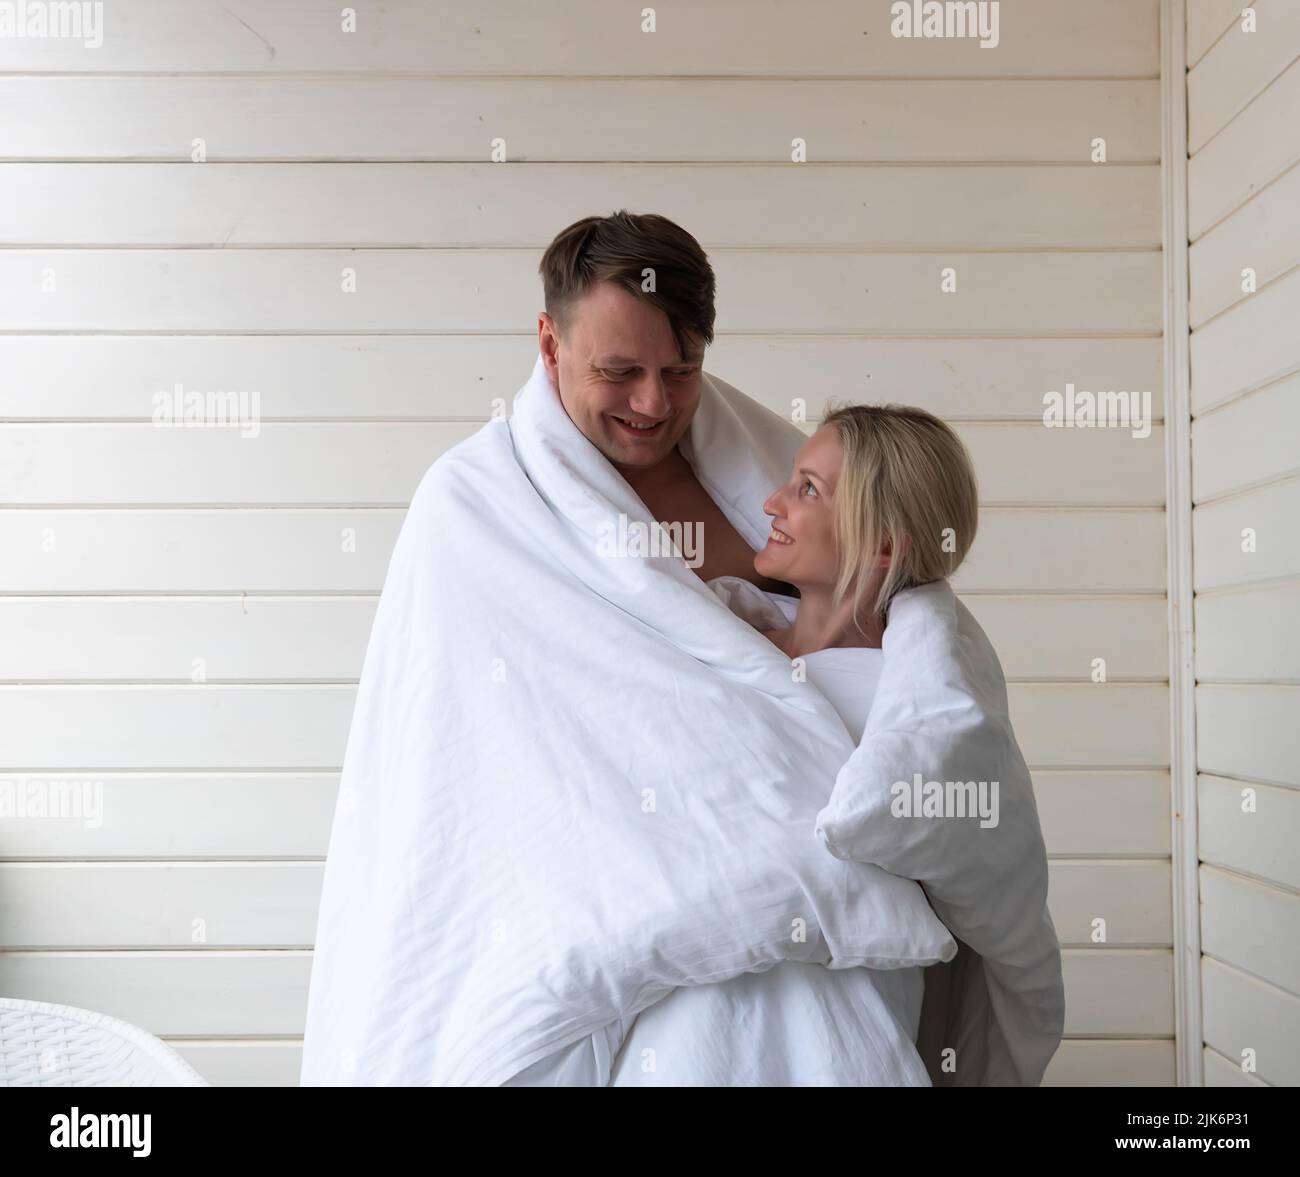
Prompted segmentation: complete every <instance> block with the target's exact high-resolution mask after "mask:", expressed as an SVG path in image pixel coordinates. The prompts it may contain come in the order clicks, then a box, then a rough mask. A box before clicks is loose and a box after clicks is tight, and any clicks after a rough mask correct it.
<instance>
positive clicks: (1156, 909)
mask: <svg viewBox="0 0 1300 1177" xmlns="http://www.w3.org/2000/svg"><path fill="white" fill-rule="evenodd" d="M323 870H324V867H323V865H322V864H320V863H318V862H274V863H272V862H261V863H250V862H221V863H211V862H166V863H158V862H117V863H98V864H83V863H69V862H48V863H33V862H22V863H19V862H11V863H0V946H2V947H4V948H20V949H40V948H71V949H81V948H186V947H194V948H299V947H301V948H307V947H310V946H311V944H312V942H313V940H314V939H315V934H316V918H317V908H318V904H319V898H320V888H321V879H322V874H323ZM1050 909H1051V913H1052V920H1053V922H1054V923H1055V925H1056V928H1057V932H1058V934H1059V936H1060V939H1061V942H1062V944H1065V945H1076V946H1085V947H1086V946H1090V945H1091V944H1092V939H1091V938H1092V935H1093V929H1092V921H1094V920H1096V919H1104V920H1105V933H1106V935H1107V937H1108V939H1107V943H1109V944H1111V945H1115V946H1119V947H1125V946H1132V945H1142V946H1154V945H1160V944H1162V943H1164V942H1166V941H1168V940H1169V937H1170V916H1169V864H1168V863H1163V862H1084V861H1078V860H1073V861H1066V862H1054V863H1052V864H1051V895H1050Z"/></svg>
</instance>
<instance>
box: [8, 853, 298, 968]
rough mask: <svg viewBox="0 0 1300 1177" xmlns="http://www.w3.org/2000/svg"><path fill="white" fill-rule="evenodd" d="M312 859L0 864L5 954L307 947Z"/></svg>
mask: <svg viewBox="0 0 1300 1177" xmlns="http://www.w3.org/2000/svg"><path fill="white" fill-rule="evenodd" d="M323 872H324V866H323V865H322V864H321V863H319V862H276V863H270V862H263V863H249V862H222V863H210V862H196V863H183V862H166V863H158V862H117V863H100V864H96V865H83V864H80V863H63V862H49V863H30V862H28V863H0V928H3V930H2V931H0V946H3V947H5V948H31V949H36V948H124V949H128V948H129V949H136V948H232V947H233V948H263V947H265V948H310V947H311V945H312V943H313V941H314V940H315V936H316V915H317V909H318V907H319V903H320V890H321V879H322V875H323Z"/></svg>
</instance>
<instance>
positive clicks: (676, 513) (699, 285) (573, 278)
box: [538, 210, 793, 593]
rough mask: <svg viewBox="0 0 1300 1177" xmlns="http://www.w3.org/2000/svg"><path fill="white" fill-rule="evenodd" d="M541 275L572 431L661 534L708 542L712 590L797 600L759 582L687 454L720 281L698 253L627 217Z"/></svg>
mask: <svg viewBox="0 0 1300 1177" xmlns="http://www.w3.org/2000/svg"><path fill="white" fill-rule="evenodd" d="M539 270H540V273H541V275H542V283H543V288H544V294H545V301H546V310H545V311H543V312H542V313H541V314H540V315H539V317H538V347H539V350H540V352H541V357H542V362H543V363H544V364H545V366H546V371H547V374H548V375H549V376H550V378H551V380H552V382H553V383H554V384H555V385H556V387H557V388H558V389H559V393H560V402H561V403H562V404H563V405H564V410H565V412H566V413H568V415H569V418H570V420H572V421H573V423H574V424H575V425H576V426H577V427H578V429H579V430H581V432H582V434H583V435H584V436H585V437H586V438H587V440H588V441H590V442H591V443H592V445H594V446H595V447H596V448H597V449H598V450H599V451H600V452H601V453H602V454H604V456H605V457H606V458H607V459H608V460H609V461H610V462H611V463H612V464H613V466H614V467H615V469H617V470H618V472H619V473H620V474H621V475H622V476H623V478H624V479H625V480H626V482H627V483H628V485H629V486H631V487H632V489H633V490H634V491H635V492H636V493H637V495H638V496H639V497H640V499H641V501H642V502H643V503H645V505H646V506H647V507H648V508H649V510H650V512H651V513H652V514H653V515H654V517H655V518H656V519H657V520H658V521H659V522H660V523H662V524H665V525H666V526H680V527H681V528H682V529H683V530H684V531H685V532H686V534H693V535H695V536H698V537H699V539H700V550H699V553H698V556H699V557H700V559H699V562H698V565H696V566H695V571H696V573H697V574H698V575H699V576H700V577H701V578H702V579H704V580H711V579H713V578H714V577H717V576H739V577H743V578H744V579H745V580H748V581H751V582H752V583H754V584H757V585H759V586H760V587H762V588H765V589H772V590H777V591H781V592H786V593H791V592H793V590H792V589H791V588H790V586H788V585H785V584H783V583H782V582H780V581H775V580H770V579H768V578H765V577H762V576H760V575H759V574H758V573H757V572H756V571H755V570H754V551H753V550H752V549H751V548H750V546H749V545H748V544H747V543H746V542H745V541H744V539H742V538H741V536H740V534H739V533H738V532H737V531H736V529H735V528H734V527H732V525H731V524H730V522H728V520H727V518H726V516H725V515H723V513H722V511H721V510H720V509H719V508H718V506H717V504H716V503H714V501H713V499H711V498H710V497H709V494H708V492H707V491H706V490H705V489H704V487H703V486H702V485H701V484H700V481H699V479H698V478H696V476H695V472H694V471H693V470H692V469H691V465H690V463H689V462H688V461H687V460H686V458H685V456H684V455H683V454H682V452H681V450H680V449H679V448H678V443H679V442H680V441H681V440H682V439H683V438H684V437H685V436H686V434H687V431H688V430H689V429H690V426H691V420H692V418H693V417H694V415H695V410H696V408H697V407H698V406H699V403H700V393H701V387H702V373H703V366H704V349H705V348H706V347H707V346H708V345H709V344H710V343H712V342H713V323H714V317H715V312H714V306H713V302H714V294H715V291H716V281H715V279H714V275H713V268H712V266H710V265H709V260H708V258H707V257H706V256H705V254H704V250H703V249H701V248H700V244H699V242H698V241H696V240H695V238H694V237H692V236H691V235H690V234H689V233H688V232H686V230H685V229H683V228H681V226H679V225H677V224H674V223H673V222H672V221H670V220H668V219H667V218H666V217H662V216H658V215H655V214H636V213H629V212H627V211H625V210H620V211H619V212H616V213H613V214H612V215H610V216H606V217H594V216H593V217H585V218H584V219H582V220H580V221H576V222H575V223H574V224H572V225H570V226H569V227H568V228H567V229H565V230H564V231H563V232H561V233H560V234H559V235H558V236H557V237H556V238H555V240H554V241H552V242H551V244H550V246H549V247H548V248H547V250H546V252H545V254H544V255H543V257H542V262H541V265H540V267H539Z"/></svg>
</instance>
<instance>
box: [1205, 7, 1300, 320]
mask: <svg viewBox="0 0 1300 1177" xmlns="http://www.w3.org/2000/svg"><path fill="white" fill-rule="evenodd" d="M1296 11H1297V12H1300V8H1297V9H1296ZM1297 206H1300V167H1293V168H1292V169H1291V170H1290V171H1289V172H1287V173H1286V174H1285V175H1283V176H1281V177H1280V178H1279V179H1277V180H1274V181H1273V183H1271V184H1269V185H1268V186H1267V187H1266V188H1264V189H1263V190H1262V191H1261V192H1259V193H1257V194H1256V195H1255V196H1254V197H1253V198H1252V199H1251V200H1250V201H1249V202H1247V203H1246V204H1243V205H1242V206H1241V207H1240V208H1239V209H1237V211H1236V212H1234V213H1233V214H1232V215H1231V216H1230V217H1228V219H1227V220H1225V221H1220V222H1219V223H1218V224H1217V225H1216V226H1215V227H1214V228H1213V229H1211V230H1210V231H1209V232H1208V233H1207V234H1206V235H1205V236H1204V237H1202V238H1201V239H1200V240H1199V241H1198V242H1196V243H1195V244H1194V245H1193V246H1192V247H1191V250H1190V252H1189V254H1188V266H1189V281H1190V287H1191V308H1190V310H1191V323H1192V327H1193V329H1195V330H1199V329H1200V328H1201V327H1202V326H1204V324H1205V323H1206V321H1207V320H1208V319H1210V318H1212V317H1213V316H1214V315H1217V314H1221V313H1222V312H1223V311H1225V310H1227V309H1228V308H1229V307H1231V306H1235V305H1236V304H1237V303H1239V302H1241V301H1242V300H1243V299H1247V298H1251V297H1254V296H1253V295H1252V294H1248V293H1246V292H1245V291H1243V290H1242V286H1243V284H1244V283H1245V277H1244V276H1243V274H1242V271H1243V270H1245V269H1247V268H1249V269H1252V270H1254V271H1255V290H1256V293H1258V291H1259V290H1260V289H1261V288H1262V287H1264V286H1266V285H1267V284H1268V283H1270V282H1272V281H1273V280H1274V279H1275V278H1279V277H1281V276H1282V275H1283V274H1285V273H1287V272H1288V271H1289V270H1292V269H1294V268H1295V266H1296V265H1297V264H1298V263H1300V217H1297V216H1296V215H1295V210H1296V207H1297Z"/></svg>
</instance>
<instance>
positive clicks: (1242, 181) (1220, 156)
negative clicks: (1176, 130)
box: [1187, 33, 1300, 241]
mask: <svg viewBox="0 0 1300 1177" xmlns="http://www.w3.org/2000/svg"><path fill="white" fill-rule="evenodd" d="M1264 35H1265V34H1262V33H1256V34H1254V36H1257V37H1258V36H1264ZM1297 103H1300V60H1297V61H1295V62H1294V63H1293V64H1292V65H1291V66H1290V68H1288V69H1287V70H1286V71H1285V72H1283V73H1282V74H1281V75H1280V76H1278V77H1277V78H1276V79H1274V81H1273V82H1272V83H1271V84H1270V85H1269V86H1268V88H1267V89H1266V90H1265V91H1264V92H1263V93H1262V94H1260V95H1259V97H1257V98H1256V99H1255V100H1254V102H1252V103H1251V104H1250V105H1249V106H1248V107H1246V109H1245V110H1243V111H1242V112H1241V113H1240V114H1239V115H1238V116H1237V117H1236V118H1235V119H1234V120H1233V121H1232V122H1231V123H1229V124H1228V125H1227V126H1226V127H1224V128H1223V130H1222V131H1220V132H1219V134H1217V135H1216V136H1215V137H1214V138H1213V139H1211V140H1210V141H1209V142H1208V143H1207V144H1206V145H1205V146H1204V147H1203V148H1202V149H1201V150H1200V151H1198V152H1197V153H1196V154H1195V155H1193V156H1192V158H1191V159H1190V160H1189V161H1188V164H1187V218H1188V227H1189V231H1190V236H1191V239H1192V240H1193V241H1195V240H1196V239H1197V238H1198V237H1200V236H1201V235H1202V234H1204V233H1206V232H1208V231H1209V230H1210V229H1211V228H1212V227H1213V226H1214V225H1215V224H1216V223H1217V222H1218V221H1220V220H1222V219H1223V218H1224V217H1226V216H1227V215H1228V214H1229V213H1230V212H1232V211H1233V209H1235V208H1237V207H1238V206H1239V205H1241V204H1244V203H1245V202H1246V201H1247V200H1249V199H1250V197H1251V196H1253V195H1254V194H1255V193H1256V192H1258V191H1259V190H1260V189H1261V188H1263V187H1264V186H1265V185H1266V184H1268V183H1270V182H1271V181H1273V180H1275V179H1277V177H1278V176H1280V175H1282V173H1283V172H1285V171H1287V170H1288V169H1289V168H1290V167H1291V166H1292V165H1293V164H1295V163H1296V162H1297V161H1300V121H1297V120H1296V118H1295V111H1296V106H1297Z"/></svg>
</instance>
